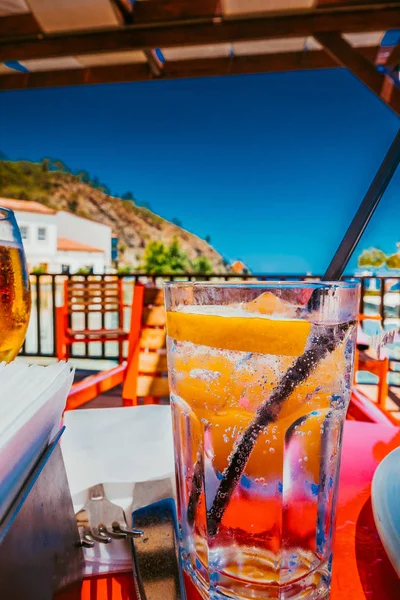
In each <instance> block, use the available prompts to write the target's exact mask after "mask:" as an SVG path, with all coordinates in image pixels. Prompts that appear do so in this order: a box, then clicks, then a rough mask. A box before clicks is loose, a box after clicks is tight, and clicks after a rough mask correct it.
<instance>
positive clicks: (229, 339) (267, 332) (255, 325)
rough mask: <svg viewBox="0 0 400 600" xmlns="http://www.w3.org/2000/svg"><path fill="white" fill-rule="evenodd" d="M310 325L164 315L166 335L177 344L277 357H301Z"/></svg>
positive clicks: (254, 318)
mask: <svg viewBox="0 0 400 600" xmlns="http://www.w3.org/2000/svg"><path fill="white" fill-rule="evenodd" d="M310 329H311V323H309V322H308V321H300V320H297V319H268V318H266V317H264V318H263V317H253V316H252V317H242V316H220V315H211V314H202V313H188V312H171V311H169V312H167V333H168V335H169V337H171V338H173V339H175V340H177V341H179V342H192V343H193V344H197V345H203V346H209V347H211V348H220V349H223V350H235V351H237V352H256V353H260V354H275V355H280V356H301V355H302V354H303V352H304V349H305V346H306V343H307V338H308V335H309V333H310Z"/></svg>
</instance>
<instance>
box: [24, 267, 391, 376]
mask: <svg viewBox="0 0 400 600" xmlns="http://www.w3.org/2000/svg"><path fill="white" fill-rule="evenodd" d="M72 277H74V278H77V277H78V276H76V275H61V274H60V275H58V274H57V275H55V274H47V273H43V274H32V275H31V287H32V313H31V320H30V324H29V328H28V335H27V339H26V341H25V344H24V346H23V348H22V350H21V354H22V355H24V356H33V357H55V356H56V307H57V306H60V305H61V304H62V303H63V282H64V281H65V280H66V279H70V278H72ZM88 277H89V278H93V277H95V278H98V279H102V278H104V277H107V275H79V278H81V279H82V280H84V279H86V278H88ZM119 277H120V278H122V279H123V281H124V286H123V288H124V303H125V304H127V305H130V303H131V298H132V293H133V287H134V285H135V283H137V282H142V283H144V284H146V283H147V284H150V285H156V286H161V285H162V283H163V282H164V281H182V280H183V281H185V280H186V281H199V280H201V281H216V282H218V281H235V280H236V281H290V280H297V281H298V280H301V281H313V280H314V281H315V280H318V279H319V277H318V276H315V275H313V276H309V275H266V274H259V275H258V274H257V275H253V274H239V275H238V274H232V273H229V274H214V273H213V274H208V275H203V274H187V275H175V274H166V275H162V276H161V275H152V274H148V273H135V274H129V275H120V276H119ZM344 279H346V280H353V281H354V280H358V281H360V283H361V304H360V312H361V313H363V314H371V315H380V316H381V318H382V325H383V327H386V326H397V327H398V326H399V325H400V277H345V278H344ZM107 316H108V315H107ZM129 319H130V314H129V309H127V311H126V315H125V324H126V325H129ZM101 325H102V326H104V317H102V322H101ZM72 356H73V357H74V358H90V359H93V360H97V359H99V360H104V359H106V360H117V349H116V346H115V343H113V342H106V343H105V344H99V343H97V342H93V343H91V344H89V345H84V344H80V345H79V343H77V344H76V345H74V347H73V354H72ZM397 367H398V369H397ZM391 368H392V370H393V371H396V370H398V371H400V354H399V356H394V357H393V359H392V360H391Z"/></svg>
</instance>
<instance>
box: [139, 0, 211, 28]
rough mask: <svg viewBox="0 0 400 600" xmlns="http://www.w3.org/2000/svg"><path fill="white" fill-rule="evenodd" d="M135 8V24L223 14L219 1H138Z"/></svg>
mask: <svg viewBox="0 0 400 600" xmlns="http://www.w3.org/2000/svg"><path fill="white" fill-rule="evenodd" d="M133 7H134V8H133V21H134V22H135V23H157V22H161V21H176V20H180V19H192V18H203V17H213V16H216V15H218V14H221V12H220V2H219V0H196V1H194V0H152V1H151V2H149V1H148V0H145V1H143V0H137V1H136V2H135V3H134V5H133Z"/></svg>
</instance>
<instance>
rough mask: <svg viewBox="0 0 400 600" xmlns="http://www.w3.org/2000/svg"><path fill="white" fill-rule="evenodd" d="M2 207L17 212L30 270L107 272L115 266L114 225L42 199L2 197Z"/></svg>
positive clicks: (0, 203)
mask: <svg viewBox="0 0 400 600" xmlns="http://www.w3.org/2000/svg"><path fill="white" fill-rule="evenodd" d="M0 206H3V207H4V208H9V209H11V210H12V211H14V214H15V218H16V220H17V223H18V226H19V228H20V231H21V237H22V242H23V245H24V250H25V254H26V259H27V263H28V268H29V270H32V269H34V268H37V267H41V268H43V270H45V271H47V272H49V273H62V272H64V273H66V272H71V273H75V272H76V271H78V270H79V269H82V268H91V269H93V272H94V273H104V272H106V271H108V270H109V268H110V267H111V237H112V233H111V227H108V225H103V224H102V223H97V222H95V221H91V220H89V219H83V218H82V217H77V216H76V215H74V214H71V213H68V212H66V211H55V210H52V209H50V208H47V207H46V206H43V204H40V203H39V202H33V201H29V200H12V199H10V198H0Z"/></svg>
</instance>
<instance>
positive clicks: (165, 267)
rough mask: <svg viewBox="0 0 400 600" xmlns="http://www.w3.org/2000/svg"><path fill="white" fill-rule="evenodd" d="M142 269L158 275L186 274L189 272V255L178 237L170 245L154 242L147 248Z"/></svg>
mask: <svg viewBox="0 0 400 600" xmlns="http://www.w3.org/2000/svg"><path fill="white" fill-rule="evenodd" d="M142 269H143V270H144V271H145V272H146V273H152V274H156V275H163V274H166V273H176V274H178V273H186V272H187V271H188V270H189V259H188V255H187V253H186V252H185V251H184V250H182V248H181V245H180V243H179V240H178V238H176V237H175V238H174V239H173V240H172V242H171V243H170V244H168V245H166V244H164V243H163V242H158V241H152V242H149V243H148V244H147V246H146V248H145V251H144V256H143V265H142Z"/></svg>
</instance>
